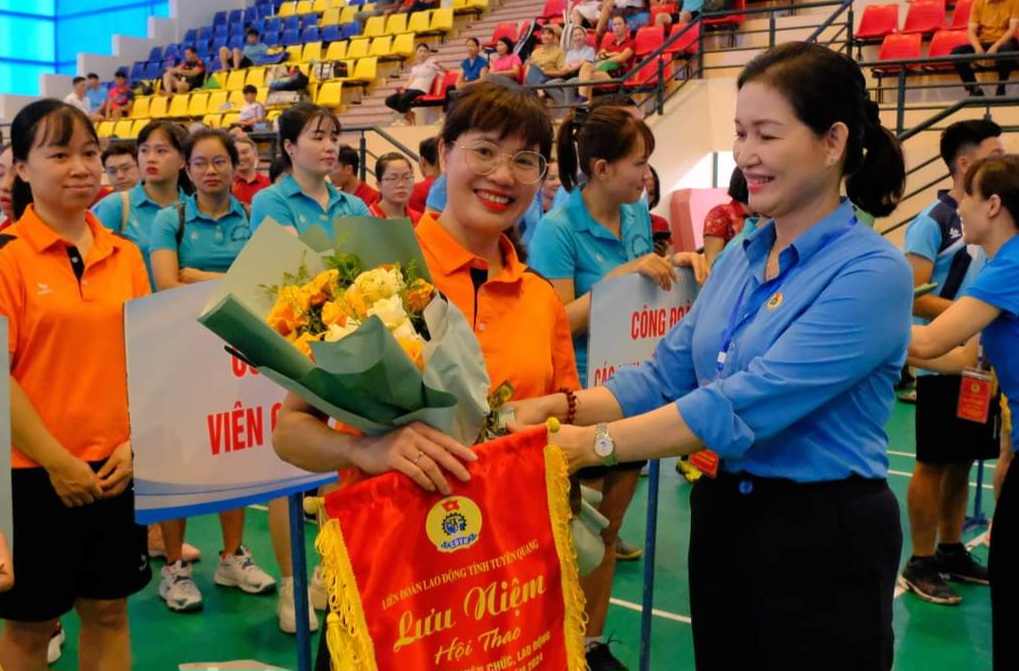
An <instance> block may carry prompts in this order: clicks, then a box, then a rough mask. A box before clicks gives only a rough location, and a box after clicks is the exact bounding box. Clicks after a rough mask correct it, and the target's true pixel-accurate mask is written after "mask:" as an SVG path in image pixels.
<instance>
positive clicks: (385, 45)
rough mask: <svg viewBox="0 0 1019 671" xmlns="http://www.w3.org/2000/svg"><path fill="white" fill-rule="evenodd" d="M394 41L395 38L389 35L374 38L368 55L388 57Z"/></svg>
mask: <svg viewBox="0 0 1019 671" xmlns="http://www.w3.org/2000/svg"><path fill="white" fill-rule="evenodd" d="M392 42H393V38H392V37H390V36H389V35H383V36H382V37H376V38H375V39H373V40H372V44H371V47H369V48H368V55H369V56H375V57H377V58H386V57H387V56H389V49H390V47H391V46H392Z"/></svg>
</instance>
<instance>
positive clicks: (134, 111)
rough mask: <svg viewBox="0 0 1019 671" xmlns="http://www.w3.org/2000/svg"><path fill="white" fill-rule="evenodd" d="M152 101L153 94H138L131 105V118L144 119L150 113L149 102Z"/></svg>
mask: <svg viewBox="0 0 1019 671" xmlns="http://www.w3.org/2000/svg"><path fill="white" fill-rule="evenodd" d="M151 102H152V96H138V97H137V98H135V99H134V104H133V105H131V118H132V119H142V118H145V117H147V116H148V115H149V104H150V103H151Z"/></svg>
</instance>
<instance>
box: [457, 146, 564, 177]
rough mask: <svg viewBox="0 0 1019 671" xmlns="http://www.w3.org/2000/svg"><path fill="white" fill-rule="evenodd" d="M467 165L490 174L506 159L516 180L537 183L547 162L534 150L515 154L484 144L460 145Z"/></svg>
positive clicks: (477, 171)
mask: <svg viewBox="0 0 1019 671" xmlns="http://www.w3.org/2000/svg"><path fill="white" fill-rule="evenodd" d="M461 149H463V150H464V156H465V157H466V161H467V167H468V168H470V169H471V170H473V171H474V172H476V173H478V174H479V175H482V176H487V175H491V174H492V173H493V172H495V171H496V169H497V168H498V167H499V164H500V163H501V162H503V161H508V162H509V166H510V170H511V171H512V172H513V176H514V177H515V178H516V180H517V181H518V182H520V183H522V184H537V183H538V182H540V181H541V180H542V178H543V177H544V176H545V172H546V171H547V170H548V163H547V162H546V161H545V157H544V156H542V155H541V154H539V153H538V152H536V151H518V152H517V153H515V154H508V153H506V152H500V151H497V150H496V149H495V147H493V146H491V145H486V144H479V145H474V146H473V147H465V146H461Z"/></svg>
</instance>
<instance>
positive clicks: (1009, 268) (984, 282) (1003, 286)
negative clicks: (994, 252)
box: [964, 242, 1019, 315]
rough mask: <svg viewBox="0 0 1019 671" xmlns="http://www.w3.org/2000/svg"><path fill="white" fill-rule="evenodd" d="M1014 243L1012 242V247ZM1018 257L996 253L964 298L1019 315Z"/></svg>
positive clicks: (967, 290) (966, 291)
mask: <svg viewBox="0 0 1019 671" xmlns="http://www.w3.org/2000/svg"><path fill="white" fill-rule="evenodd" d="M1015 244H1016V243H1015V242H1013V243H1012V245H1013V246H1014V245H1015ZM1017 278H1019V255H1015V256H1012V257H1010V258H1008V257H1005V256H1003V255H1002V253H1001V252H1000V251H999V252H998V257H997V258H994V259H992V260H991V261H989V262H988V263H987V264H986V265H985V266H984V269H983V270H981V271H980V274H979V275H977V277H976V279H975V280H974V281H973V284H971V285H970V287H969V288H968V289H966V290H965V292H964V294H965V295H966V296H972V297H973V298H976V299H977V300H981V301H983V302H984V303H988V304H990V305H993V306H994V307H996V308H998V309H999V310H1001V311H1003V312H1008V313H1011V314H1013V315H1019V282H1017V281H1016V280H1017Z"/></svg>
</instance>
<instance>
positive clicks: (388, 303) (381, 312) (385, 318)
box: [368, 296, 407, 329]
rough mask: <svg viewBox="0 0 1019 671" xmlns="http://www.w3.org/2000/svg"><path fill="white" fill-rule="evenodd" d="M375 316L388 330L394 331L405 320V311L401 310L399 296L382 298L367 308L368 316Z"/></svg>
mask: <svg viewBox="0 0 1019 671" xmlns="http://www.w3.org/2000/svg"><path fill="white" fill-rule="evenodd" d="M371 315H376V316H378V318H379V319H381V320H382V323H383V324H385V325H386V328H388V329H395V328H396V327H397V326H399V325H400V324H402V323H403V322H404V321H406V320H407V311H406V310H404V309H403V301H402V300H401V299H400V297H399V296H390V297H389V298H382V299H379V300H377V301H375V303H373V304H372V306H371V307H370V308H368V316H371Z"/></svg>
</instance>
